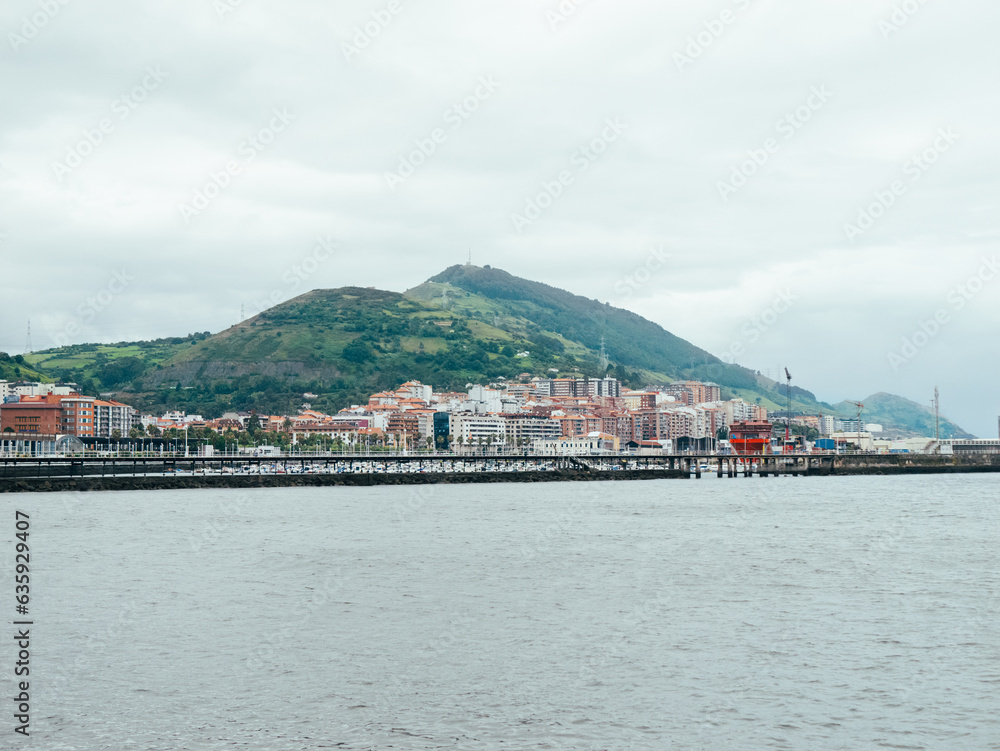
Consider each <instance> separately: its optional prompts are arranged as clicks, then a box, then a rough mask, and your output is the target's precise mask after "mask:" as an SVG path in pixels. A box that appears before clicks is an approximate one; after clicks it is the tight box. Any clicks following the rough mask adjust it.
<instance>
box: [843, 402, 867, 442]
mask: <svg viewBox="0 0 1000 751" xmlns="http://www.w3.org/2000/svg"><path fill="white" fill-rule="evenodd" d="M847 403H848V404H853V405H854V406H855V407H857V408H858V450H859V451H860V450H861V413H862V412H864V410H865V405H864V402H852V401H851V400H850V399H848V400H847Z"/></svg>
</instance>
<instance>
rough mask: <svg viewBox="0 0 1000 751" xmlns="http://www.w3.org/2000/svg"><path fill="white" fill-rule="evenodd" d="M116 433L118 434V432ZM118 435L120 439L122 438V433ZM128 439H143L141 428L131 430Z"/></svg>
mask: <svg viewBox="0 0 1000 751" xmlns="http://www.w3.org/2000/svg"><path fill="white" fill-rule="evenodd" d="M115 432H116V433H118V431H117V430H116V431H115ZM118 435H119V437H121V433H118ZM128 437H129V438H141V437H142V431H140V430H139V428H136V427H133V428H132V429H131V430H129V432H128Z"/></svg>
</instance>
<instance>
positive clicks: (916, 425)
mask: <svg viewBox="0 0 1000 751" xmlns="http://www.w3.org/2000/svg"><path fill="white" fill-rule="evenodd" d="M863 404H864V405H865V407H864V412H863V413H862V415H861V419H862V421H863V422H865V423H866V424H867V423H878V424H880V425H882V427H883V428H885V431H886V432H887V433H889V434H895V433H898V434H900V435H906V436H911V435H912V436H926V437H933V436H934V427H935V426H934V411H933V410H932V409H930V408H929V407H925V406H924V405H922V404H918V403H917V402H914V401H910V400H909V399H905V398H903V397H901V396H896V395H894V394H886V393H884V392H880V393H878V394H872V395H871V396H869V397H868V398H867V399H865V400H864V401H863ZM836 406H837V408H838V410H840V411H841V413H843V414H846V415H849V416H851V417H853V416H855V415H856V413H857V407H855V406H854V405H853V404H851V403H850V402H841V403H840V404H838V405H836ZM941 437H942V438H975V436H974V435H972V434H971V433H966V432H965V431H964V430H962V428H960V427H959V426H958V425H956V424H955V423H953V422H951V420H947V419H945V418H944V417H942V418H941Z"/></svg>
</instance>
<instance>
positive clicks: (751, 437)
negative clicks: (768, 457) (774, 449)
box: [729, 420, 771, 455]
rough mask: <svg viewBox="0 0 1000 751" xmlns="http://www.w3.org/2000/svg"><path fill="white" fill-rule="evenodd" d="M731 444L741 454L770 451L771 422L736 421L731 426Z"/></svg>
mask: <svg viewBox="0 0 1000 751" xmlns="http://www.w3.org/2000/svg"><path fill="white" fill-rule="evenodd" d="M729 445H730V446H732V447H733V451H734V452H735V453H737V454H741V455H747V454H767V453H770V447H771V423H769V422H767V421H766V420H762V421H759V422H734V423H733V424H732V425H730V426H729Z"/></svg>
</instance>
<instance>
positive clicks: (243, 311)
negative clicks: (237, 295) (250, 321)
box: [240, 303, 247, 323]
mask: <svg viewBox="0 0 1000 751" xmlns="http://www.w3.org/2000/svg"><path fill="white" fill-rule="evenodd" d="M246 317H247V312H246V308H245V307H244V306H243V303H240V323H243V320H244V319H245V318H246Z"/></svg>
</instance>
